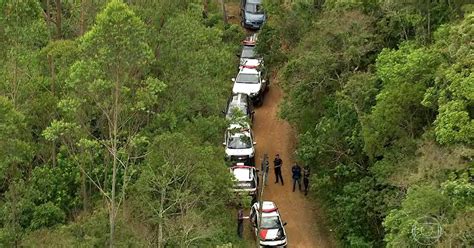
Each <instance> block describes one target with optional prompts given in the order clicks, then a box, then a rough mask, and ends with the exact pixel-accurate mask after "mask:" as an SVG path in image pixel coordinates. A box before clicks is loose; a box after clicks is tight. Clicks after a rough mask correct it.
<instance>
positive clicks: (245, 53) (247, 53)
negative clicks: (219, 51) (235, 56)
mask: <svg viewBox="0 0 474 248" xmlns="http://www.w3.org/2000/svg"><path fill="white" fill-rule="evenodd" d="M240 57H241V58H250V59H251V58H255V51H254V47H251V46H244V47H243V48H242V55H241V56H240Z"/></svg>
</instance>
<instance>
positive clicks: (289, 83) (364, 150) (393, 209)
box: [259, 0, 474, 247]
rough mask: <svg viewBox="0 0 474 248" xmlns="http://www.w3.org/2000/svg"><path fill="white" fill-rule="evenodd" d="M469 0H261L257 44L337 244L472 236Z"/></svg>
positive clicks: (427, 242) (422, 243) (429, 243)
mask: <svg viewBox="0 0 474 248" xmlns="http://www.w3.org/2000/svg"><path fill="white" fill-rule="evenodd" d="M469 2H470V1H432V0H404V1H388V0H380V1H379V0H353V1H352V0H326V1H293V4H292V5H291V8H284V7H282V6H283V5H282V4H281V1H267V3H268V4H267V5H266V11H267V12H269V16H270V17H271V18H270V19H269V21H268V22H267V23H266V25H265V26H264V27H263V29H262V31H261V34H260V44H259V45H260V47H259V49H260V51H261V53H262V54H264V57H266V58H265V61H266V62H267V63H268V64H269V65H271V66H273V70H276V71H278V77H280V82H281V84H282V87H283V89H284V91H285V93H286V96H285V100H284V102H283V104H282V105H281V107H280V116H281V117H282V118H284V119H287V120H288V121H289V122H290V123H291V124H292V125H294V126H295V128H296V129H297V132H298V141H299V142H298V148H297V151H296V153H297V157H298V159H299V160H300V161H301V163H303V164H309V165H310V166H311V169H312V171H316V173H313V177H312V183H313V185H312V186H313V188H314V191H313V195H314V196H316V197H317V198H319V199H321V200H322V201H323V203H324V206H325V209H326V211H327V218H329V219H330V222H331V225H332V227H333V228H334V230H335V235H336V237H337V240H338V241H339V242H340V245H341V246H343V247H472V246H473V245H474V236H473V233H474V224H473V223H474V184H473V183H474V150H473V145H474V120H473V117H474V67H473V65H474V63H473V62H474V45H473V41H474V14H473V10H474V9H473V7H474V5H472V4H468V3H469ZM471 3H472V2H471Z"/></svg>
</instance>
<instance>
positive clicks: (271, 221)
mask: <svg viewBox="0 0 474 248" xmlns="http://www.w3.org/2000/svg"><path fill="white" fill-rule="evenodd" d="M280 226H281V223H280V219H279V218H278V217H277V216H272V217H263V218H262V225H261V228H263V229H276V228H280Z"/></svg>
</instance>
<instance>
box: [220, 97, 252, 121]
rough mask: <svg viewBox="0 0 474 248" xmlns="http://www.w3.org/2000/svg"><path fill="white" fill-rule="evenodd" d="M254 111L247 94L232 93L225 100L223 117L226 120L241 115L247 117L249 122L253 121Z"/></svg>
mask: <svg viewBox="0 0 474 248" xmlns="http://www.w3.org/2000/svg"><path fill="white" fill-rule="evenodd" d="M254 113H255V112H254V111H253V107H252V102H251V101H250V98H249V96H248V95H246V94H242V93H237V94H232V96H231V97H230V98H229V100H228V101H227V108H226V109H225V111H224V114H225V117H226V119H228V120H233V119H235V118H238V117H240V116H242V117H248V120H249V121H250V123H252V122H253V116H254Z"/></svg>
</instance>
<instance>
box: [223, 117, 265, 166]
mask: <svg viewBox="0 0 474 248" xmlns="http://www.w3.org/2000/svg"><path fill="white" fill-rule="evenodd" d="M222 144H223V145H224V146H225V154H226V159H227V160H228V161H231V162H244V163H246V164H248V165H251V166H255V145H256V144H257V143H256V142H254V141H253V134H252V130H251V129H250V126H249V125H248V124H247V125H245V126H244V127H243V126H241V125H240V124H235V123H234V124H230V126H229V128H228V129H227V131H226V132H225V135H224V143H222Z"/></svg>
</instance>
